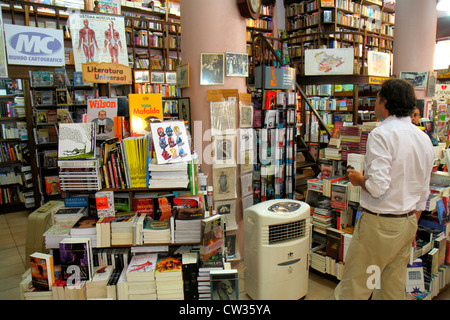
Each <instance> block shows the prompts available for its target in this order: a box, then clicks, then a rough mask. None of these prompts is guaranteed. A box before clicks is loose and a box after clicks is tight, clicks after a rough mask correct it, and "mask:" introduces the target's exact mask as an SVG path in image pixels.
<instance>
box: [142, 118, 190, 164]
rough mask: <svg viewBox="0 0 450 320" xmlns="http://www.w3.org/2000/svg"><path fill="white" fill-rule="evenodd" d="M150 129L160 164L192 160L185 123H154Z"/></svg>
mask: <svg viewBox="0 0 450 320" xmlns="http://www.w3.org/2000/svg"><path fill="white" fill-rule="evenodd" d="M150 128H151V131H152V138H153V145H154V146H155V154H156V161H157V163H158V164H161V163H175V162H184V161H189V160H191V149H190V147H189V141H188V135H187V132H186V127H185V125H184V122H183V121H165V122H154V123H151V124H150Z"/></svg>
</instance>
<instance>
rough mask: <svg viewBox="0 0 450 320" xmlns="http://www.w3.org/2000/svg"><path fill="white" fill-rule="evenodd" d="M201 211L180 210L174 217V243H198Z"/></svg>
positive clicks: (200, 230)
mask: <svg viewBox="0 0 450 320" xmlns="http://www.w3.org/2000/svg"><path fill="white" fill-rule="evenodd" d="M202 219H203V209H201V208H181V209H178V212H177V214H176V216H175V230H174V242H175V243H199V242H200V240H201V236H202V229H201V227H202Z"/></svg>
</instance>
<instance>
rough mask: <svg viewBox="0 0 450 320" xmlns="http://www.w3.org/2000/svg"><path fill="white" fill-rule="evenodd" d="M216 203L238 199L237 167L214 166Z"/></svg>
mask: <svg viewBox="0 0 450 320" xmlns="http://www.w3.org/2000/svg"><path fill="white" fill-rule="evenodd" d="M212 174H213V190H214V201H219V200H230V199H236V197H237V195H236V167H235V166H230V167H219V168H217V167H215V166H213V171H212Z"/></svg>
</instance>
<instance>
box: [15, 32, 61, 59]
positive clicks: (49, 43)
mask: <svg viewBox="0 0 450 320" xmlns="http://www.w3.org/2000/svg"><path fill="white" fill-rule="evenodd" d="M9 45H10V46H11V47H12V48H14V49H15V50H16V51H18V52H20V53H23V54H31V55H52V54H53V53H54V52H57V51H58V50H61V48H62V44H61V42H59V41H58V40H56V39H55V38H54V37H51V36H48V35H46V34H43V33H37V32H24V33H20V34H16V35H14V36H12V37H11V38H10V39H9Z"/></svg>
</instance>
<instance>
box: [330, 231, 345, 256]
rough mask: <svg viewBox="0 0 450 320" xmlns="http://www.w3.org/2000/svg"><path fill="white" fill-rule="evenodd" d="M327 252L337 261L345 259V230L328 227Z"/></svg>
mask: <svg viewBox="0 0 450 320" xmlns="http://www.w3.org/2000/svg"><path fill="white" fill-rule="evenodd" d="M326 232H327V242H326V246H325V248H326V253H327V256H330V257H331V258H333V259H334V260H336V261H342V259H343V242H342V237H343V233H344V232H343V231H341V230H337V229H335V228H331V227H328V228H327V230H326Z"/></svg>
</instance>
